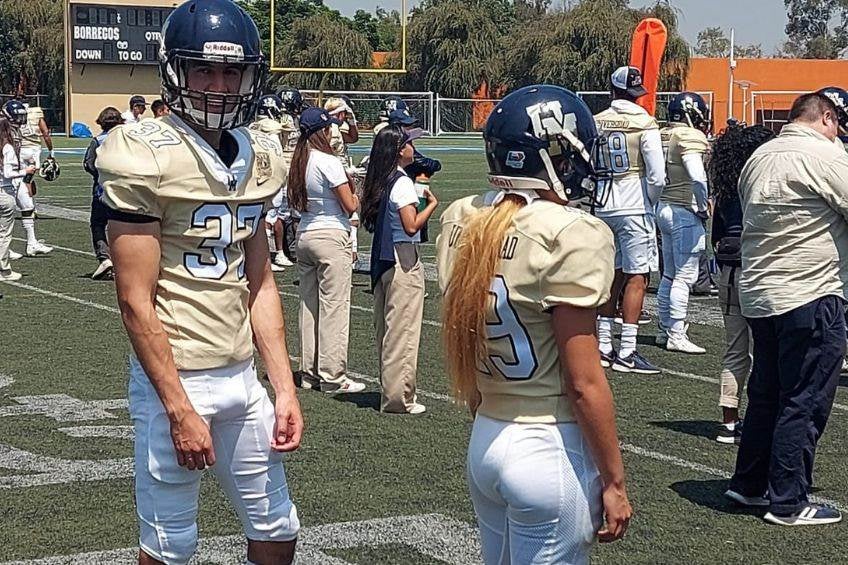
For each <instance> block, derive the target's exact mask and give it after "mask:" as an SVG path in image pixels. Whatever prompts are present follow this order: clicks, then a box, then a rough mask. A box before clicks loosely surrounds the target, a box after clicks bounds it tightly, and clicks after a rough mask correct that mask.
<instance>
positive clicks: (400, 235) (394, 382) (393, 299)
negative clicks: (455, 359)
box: [362, 126, 438, 414]
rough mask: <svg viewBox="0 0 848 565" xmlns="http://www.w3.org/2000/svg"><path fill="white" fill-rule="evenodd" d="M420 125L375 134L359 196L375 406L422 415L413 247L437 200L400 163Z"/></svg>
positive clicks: (419, 299)
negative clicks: (376, 370)
mask: <svg viewBox="0 0 848 565" xmlns="http://www.w3.org/2000/svg"><path fill="white" fill-rule="evenodd" d="M420 136H421V130H420V129H417V128H416V129H411V130H409V131H405V130H404V128H402V127H401V126H389V127H386V128H384V129H383V130H381V131H380V132H379V133H378V134H377V136H376V137H375V138H374V145H373V147H372V148H371V155H370V159H369V164H368V173H367V175H366V177H365V185H364V190H363V196H362V200H363V203H362V221H363V223H364V225H365V227H366V228H367V229H368V231H370V232H373V233H374V240H373V242H372V244H371V285H372V287H373V289H374V324H375V326H376V328H377V352H378V356H379V358H380V383H381V385H382V398H381V401H380V410H381V411H383V412H394V413H400V414H421V413H423V412H424V411H425V410H426V409H425V407H424V405H423V404H420V403H419V402H418V401H417V397H416V395H415V382H416V375H417V370H418V345H419V342H420V340H421V320H422V319H423V317H424V272H423V270H422V268H421V260H420V254H419V249H418V246H419V244H420V242H421V228H423V227H424V226H425V225H426V224H427V220H429V219H430V216H431V215H432V214H433V212H434V211H435V210H436V207H437V206H438V201H437V200H436V197H435V196H433V194H432V193H431V192H430V191H429V190H425V191H424V194H423V195H422V198H425V199H426V205H422V206H421V207H420V209H419V196H418V194H417V192H416V190H415V184H414V183H413V182H412V179H411V178H409V177H408V176H406V173H405V172H404V170H403V169H404V167H407V166H409V165H410V164H411V163H412V161H413V155H414V152H415V148H414V147H413V145H412V142H413V141H414V140H415V139H417V138H418V137H420Z"/></svg>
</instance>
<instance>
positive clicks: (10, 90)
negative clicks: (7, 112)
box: [0, 0, 65, 114]
mask: <svg viewBox="0 0 848 565" xmlns="http://www.w3.org/2000/svg"><path fill="white" fill-rule="evenodd" d="M62 6H63V2H62V1H61V0H27V1H26V2H22V1H20V0H0V89H2V91H3V93H6V94H36V93H38V94H44V95H46V96H47V101H45V102H43V104H44V105H45V106H49V107H53V108H56V109H59V110H61V109H63V108H64V103H63V94H64V84H65V80H64V66H63V62H62V61H63V43H62V39H63V38H62V33H61V32H60V30H61V29H62V26H63V22H62ZM60 113H61V114H64V111H63V110H62V111H60Z"/></svg>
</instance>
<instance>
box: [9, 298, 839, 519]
mask: <svg viewBox="0 0 848 565" xmlns="http://www.w3.org/2000/svg"><path fill="white" fill-rule="evenodd" d="M6 284H9V285H12V286H15V287H19V288H26V289H27V290H31V291H34V292H40V293H42V294H45V295H47V296H51V297H53V298H58V299H60V300H66V301H69V302H73V303H75V304H79V305H81V306H87V307H89V308H96V309H98V310H103V311H105V312H111V313H115V314H117V313H119V311H118V309H117V308H114V307H112V306H107V305H105V304H97V303H95V302H90V301H88V300H81V299H79V298H76V297H73V296H69V295H67V294H62V293H58V292H53V291H49V290H44V289H39V288H37V287H34V286H31V285H26V284H22V283H17V282H6ZM675 373H678V372H675ZM350 375H351V376H352V377H354V378H360V379H362V380H366V381H368V382H371V383H379V382H380V380H379V379H378V378H377V377H373V376H370V375H365V374H362V373H355V372H350ZM683 375H685V373H684V374H683ZM418 394H420V395H421V396H424V397H427V398H432V399H434V400H439V401H443V402H450V397H449V396H447V395H445V394H440V393H435V392H430V391H425V390H421V389H419V390H418ZM621 447H622V449H623V450H625V451H628V452H630V453H633V454H635V455H639V456H642V457H648V458H651V459H655V460H657V461H663V462H666V463H670V464H672V465H674V466H676V467H681V468H684V469H689V470H692V471H697V472H699V473H705V474H709V475H713V476H717V477H721V478H728V477H729V476H730V475H729V472H727V471H722V470H720V469H715V468H712V467H708V466H706V465H703V464H701V463H697V462H695V461H689V460H688V459H683V458H681V457H677V456H674V455H667V454H665V453H661V452H659V451H653V450H650V449H648V448H644V447H641V446H638V445H632V444H629V443H623V444H622V445H621ZM810 499H811V500H815V501H818V502H821V503H824V504H828V505H830V506H833V507H835V508H839V509H840V510H842V511H845V512H848V506H846V505H844V504H843V503H841V502H839V501H835V500H831V499H828V498H822V497H812V496H811V497H810Z"/></svg>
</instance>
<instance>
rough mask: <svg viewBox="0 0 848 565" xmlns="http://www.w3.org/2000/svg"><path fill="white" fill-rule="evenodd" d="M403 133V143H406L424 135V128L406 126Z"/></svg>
mask: <svg viewBox="0 0 848 565" xmlns="http://www.w3.org/2000/svg"><path fill="white" fill-rule="evenodd" d="M403 134H404V135H403V144H404V145H406V144H407V143H412V142H413V141H415V140H416V139H420V138H422V137H424V130H423V129H421V128H406V129H404V130H403Z"/></svg>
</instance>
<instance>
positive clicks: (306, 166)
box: [288, 107, 365, 392]
mask: <svg viewBox="0 0 848 565" xmlns="http://www.w3.org/2000/svg"><path fill="white" fill-rule="evenodd" d="M333 123H338V120H335V119H333V118H332V117H330V115H329V114H328V113H327V111H326V110H324V109H322V108H316V107H311V108H307V109H306V110H304V112H303V114H302V115H301V117H300V138H299V139H298V142H297V147H296V148H295V150H294V155H293V156H292V162H291V170H290V171H289V180H288V194H289V203H290V205H291V207H292V208H293V209H295V210H297V211H299V212H300V213H301V218H300V225H299V226H298V230H297V243H296V254H297V265H298V273H299V276H300V348H301V352H300V370H301V386H303V387H304V388H314V389H318V390H321V391H322V392H360V391H362V390H364V389H365V385H364V384H362V383H358V382H355V381H352V380H351V379H349V378H348V376H347V348H348V337H349V324H350V288H351V269H350V264H351V260H352V255H351V247H350V215H351V214H352V213H354V212H355V211H356V209H357V208H359V199H358V198H357V197H356V195H355V194H354V193H353V189H352V183H351V182H350V181H349V179H348V177H347V174H346V173H345V170H344V167H342V164H341V163H340V162H339V160H338V159H337V158H336V156H335V154H334V153H333V150H332V148H331V147H330V138H329V131H330V125H332V124H333Z"/></svg>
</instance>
